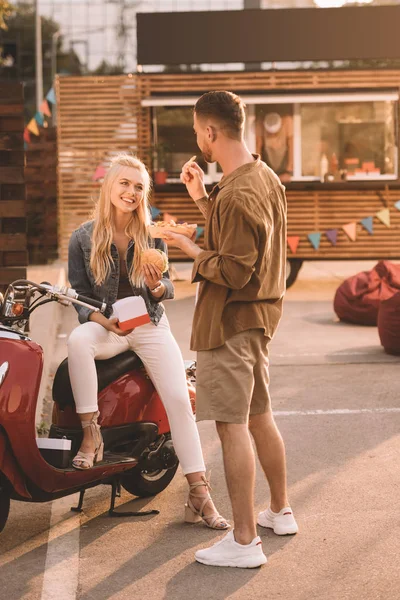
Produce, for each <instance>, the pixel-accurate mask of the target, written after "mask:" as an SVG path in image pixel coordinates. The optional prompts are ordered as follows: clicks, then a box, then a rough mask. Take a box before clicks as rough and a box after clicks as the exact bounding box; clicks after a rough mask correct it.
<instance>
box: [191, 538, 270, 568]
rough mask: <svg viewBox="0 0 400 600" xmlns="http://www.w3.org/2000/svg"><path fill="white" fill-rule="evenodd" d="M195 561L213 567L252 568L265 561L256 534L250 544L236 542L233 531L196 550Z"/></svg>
mask: <svg viewBox="0 0 400 600" xmlns="http://www.w3.org/2000/svg"><path fill="white" fill-rule="evenodd" d="M195 558H196V560H197V562H200V563H203V565H211V566H214V567H240V568H242V569H253V568H255V567H261V565H264V564H265V563H266V562H267V557H266V556H265V554H264V552H263V550H262V542H261V539H260V538H259V537H258V536H257V537H255V538H254V540H253V541H252V542H250V544H247V545H243V544H238V543H237V542H236V541H235V537H234V535H233V531H230V532H229V533H227V534H226V536H225V537H224V538H222V540H221V541H219V542H217V543H216V544H214V546H211V547H210V548H205V549H204V550H198V551H197V552H196V554H195Z"/></svg>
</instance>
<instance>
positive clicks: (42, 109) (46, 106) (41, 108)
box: [39, 100, 51, 117]
mask: <svg viewBox="0 0 400 600" xmlns="http://www.w3.org/2000/svg"><path fill="white" fill-rule="evenodd" d="M39 111H40V112H41V113H43V114H44V115H46V117H51V111H50V107H49V103H48V102H47V100H43V102H42V104H41V105H40V106H39Z"/></svg>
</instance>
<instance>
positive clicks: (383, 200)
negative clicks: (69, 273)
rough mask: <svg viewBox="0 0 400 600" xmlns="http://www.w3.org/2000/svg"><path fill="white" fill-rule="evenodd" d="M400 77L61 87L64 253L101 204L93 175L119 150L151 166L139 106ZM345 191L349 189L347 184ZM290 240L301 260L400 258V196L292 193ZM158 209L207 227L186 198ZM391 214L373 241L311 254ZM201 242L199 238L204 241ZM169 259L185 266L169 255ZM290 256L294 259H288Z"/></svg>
mask: <svg viewBox="0 0 400 600" xmlns="http://www.w3.org/2000/svg"><path fill="white" fill-rule="evenodd" d="M399 87H400V71H398V70H391V71H312V70H310V71H291V72H289V71H286V72H282V71H281V72H258V73H251V72H237V73H233V72H226V73H188V74H141V75H131V76H106V77H80V78H78V77H62V78H59V79H58V80H57V85H56V89H57V100H58V115H59V121H58V156H59V174H58V183H59V246H60V255H61V257H62V258H63V259H65V258H66V256H67V247H68V239H69V236H70V235H71V232H72V231H73V230H74V229H75V228H76V227H78V226H79V224H80V223H82V222H83V221H84V220H86V219H87V218H88V216H89V214H90V212H91V210H92V208H93V206H94V200H95V199H96V198H97V195H98V191H99V184H98V183H95V182H93V181H92V176H93V174H94V172H95V170H96V167H97V166H98V165H99V164H104V165H105V166H107V163H108V161H109V159H110V157H111V156H112V155H113V154H114V153H116V152H118V151H131V152H134V153H137V154H138V155H139V157H141V158H142V159H143V160H145V161H147V159H148V156H149V148H150V146H151V109H150V108H143V107H142V106H141V101H142V100H143V99H144V98H147V97H150V96H154V95H168V94H172V95H178V96H179V95H181V94H191V95H196V94H198V95H200V94H201V93H203V92H205V91H208V90H212V89H229V90H232V91H234V92H237V93H245V92H254V91H257V92H263V91H271V92H272V91H281V92H282V91H285V92H288V91H296V90H297V91H299V90H302V91H306V90H309V91H316V90H328V89H331V90H349V89H352V90H355V89H357V90H359V89H386V90H388V89H399ZM344 186H345V184H344ZM287 198H288V234H289V235H299V236H300V238H301V240H300V244H299V247H298V250H297V253H296V256H297V257H299V258H306V259H322V258H338V259H340V258H399V257H400V244H399V241H400V239H399V231H400V212H399V211H397V210H396V209H394V207H393V206H394V202H395V201H397V200H399V199H400V190H399V191H396V189H391V188H390V185H386V186H385V185H383V184H382V189H381V190H380V191H370V190H366V191H360V190H353V189H343V190H333V191H329V190H318V191H317V190H311V191H295V190H288V191H287ZM153 204H154V206H157V207H158V208H160V209H161V210H162V211H163V212H169V213H171V214H173V215H174V216H176V217H177V218H178V219H179V220H186V221H189V222H193V221H194V222H197V223H198V224H199V225H200V226H203V225H204V220H203V218H202V216H201V214H200V213H199V211H198V210H197V208H196V207H195V206H194V205H193V203H192V201H191V200H190V199H189V198H188V196H187V194H185V193H179V192H178V191H177V192H176V193H175V192H171V193H160V192H158V193H157V192H155V193H154V195H153ZM385 207H388V208H390V211H391V220H392V226H391V227H390V228H387V227H386V226H385V225H383V224H382V223H380V222H378V221H377V219H374V235H372V236H371V235H369V234H368V233H367V232H366V231H365V230H364V229H362V228H361V225H358V226H357V236H358V239H357V242H351V241H350V240H349V239H348V238H347V236H346V235H345V233H344V232H343V231H342V232H341V233H339V237H338V243H337V246H336V247H333V246H332V245H331V244H330V242H329V241H328V239H327V238H326V236H324V235H322V237H321V246H320V248H319V250H318V251H316V250H314V249H313V247H312V246H311V244H310V243H309V241H308V240H307V234H308V233H311V232H314V231H321V232H322V233H323V232H324V231H326V230H327V229H333V228H336V227H338V228H340V227H341V226H342V225H345V224H346V223H348V222H352V221H358V220H360V219H362V218H365V217H368V216H371V215H374V214H375V213H376V212H377V211H379V210H380V209H382V208H385ZM200 241H201V238H200ZM170 255H171V258H172V259H176V260H179V259H184V258H185V257H184V256H183V255H182V254H180V252H179V251H178V250H174V249H171V252H170ZM289 255H290V253H289Z"/></svg>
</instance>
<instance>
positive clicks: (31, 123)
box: [26, 119, 39, 135]
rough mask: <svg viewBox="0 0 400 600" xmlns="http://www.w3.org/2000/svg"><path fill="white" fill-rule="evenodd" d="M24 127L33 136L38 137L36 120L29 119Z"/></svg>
mask: <svg viewBox="0 0 400 600" xmlns="http://www.w3.org/2000/svg"><path fill="white" fill-rule="evenodd" d="M26 127H27V129H29V131H30V132H31V133H33V134H34V135H39V127H38V125H37V122H36V119H31V120H30V121H29V123H28V125H27V126H26Z"/></svg>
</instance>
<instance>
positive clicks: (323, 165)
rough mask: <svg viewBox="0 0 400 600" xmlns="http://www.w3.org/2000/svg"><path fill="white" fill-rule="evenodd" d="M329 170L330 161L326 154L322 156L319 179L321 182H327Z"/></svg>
mask: <svg viewBox="0 0 400 600" xmlns="http://www.w3.org/2000/svg"><path fill="white" fill-rule="evenodd" d="M328 170H329V161H328V157H327V156H326V154H323V155H322V156H321V162H320V164H319V177H320V180H321V181H325V176H326V175H327V173H328Z"/></svg>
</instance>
